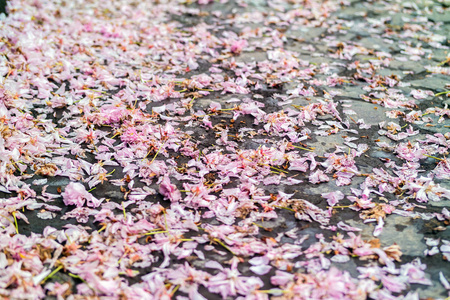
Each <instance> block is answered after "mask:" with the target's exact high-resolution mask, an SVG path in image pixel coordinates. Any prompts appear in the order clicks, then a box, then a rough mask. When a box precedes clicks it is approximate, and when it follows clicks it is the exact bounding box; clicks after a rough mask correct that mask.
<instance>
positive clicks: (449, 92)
mask: <svg viewBox="0 0 450 300" xmlns="http://www.w3.org/2000/svg"><path fill="white" fill-rule="evenodd" d="M446 94H450V91H445V92H440V93H437V94H434V96H435V97H437V96H440V95H446Z"/></svg>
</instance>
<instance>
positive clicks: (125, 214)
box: [122, 201, 127, 221]
mask: <svg viewBox="0 0 450 300" xmlns="http://www.w3.org/2000/svg"><path fill="white" fill-rule="evenodd" d="M122 211H123V218H124V220H125V221H127V212H126V211H125V206H124V205H123V201H122Z"/></svg>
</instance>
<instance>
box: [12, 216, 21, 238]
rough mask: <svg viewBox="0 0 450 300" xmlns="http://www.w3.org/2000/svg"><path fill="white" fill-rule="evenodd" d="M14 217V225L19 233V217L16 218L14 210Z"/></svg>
mask: <svg viewBox="0 0 450 300" xmlns="http://www.w3.org/2000/svg"><path fill="white" fill-rule="evenodd" d="M12 215H13V218H14V225H15V227H16V233H17V234H19V226H18V225H17V218H16V212H15V211H13V212H12Z"/></svg>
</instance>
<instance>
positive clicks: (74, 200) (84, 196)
mask: <svg viewBox="0 0 450 300" xmlns="http://www.w3.org/2000/svg"><path fill="white" fill-rule="evenodd" d="M62 196H63V201H64V204H65V205H76V206H77V207H82V206H83V205H84V202H87V206H89V207H94V208H95V207H99V206H100V204H101V202H102V201H101V200H98V199H97V198H95V197H94V196H92V195H91V194H89V192H88V191H86V189H85V188H84V186H83V185H82V184H81V183H79V182H71V183H69V184H68V185H67V186H66V189H65V191H64V193H62Z"/></svg>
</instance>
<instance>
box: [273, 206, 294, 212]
mask: <svg viewBox="0 0 450 300" xmlns="http://www.w3.org/2000/svg"><path fill="white" fill-rule="evenodd" d="M274 207H276V208H282V209H286V210H289V211H292V212H296V211H295V210H293V209H292V208H289V207H284V206H278V205H274Z"/></svg>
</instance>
